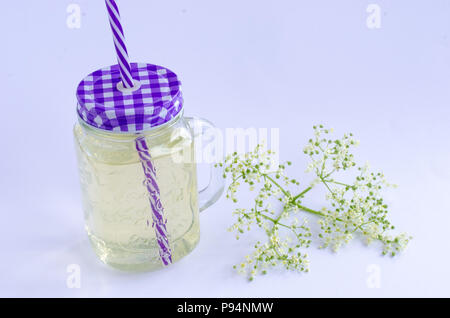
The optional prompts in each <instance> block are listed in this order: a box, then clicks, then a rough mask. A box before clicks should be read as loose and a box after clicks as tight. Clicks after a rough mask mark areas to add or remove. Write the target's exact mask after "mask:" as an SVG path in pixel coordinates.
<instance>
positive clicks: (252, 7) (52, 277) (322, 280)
mask: <svg viewBox="0 0 450 318" xmlns="http://www.w3.org/2000/svg"><path fill="white" fill-rule="evenodd" d="M72 2H75V3H78V4H79V5H80V7H81V9H82V12H83V15H82V20H81V28H80V29H70V28H68V27H67V25H66V19H67V16H68V14H67V13H66V8H67V6H68V5H69V4H70V3H71V1H66V0H51V1H50V0H47V1H44V0H43V1H30V0H29V1H8V2H7V3H5V4H4V5H3V6H2V10H3V14H2V18H1V19H0V28H1V29H2V30H3V32H2V41H1V42H2V45H1V50H0V57H1V58H0V60H1V73H0V90H1V96H2V103H1V125H0V130H1V132H2V134H1V135H2V138H0V146H1V147H0V149H1V156H0V167H1V168H0V169H1V176H0V211H1V220H2V221H1V231H0V260H1V261H0V296H62V297H71V296H76V297H77V296H100V297H103V296H137V297H140V296H146V297H148V296H162V297H170V296H174V297H175V296H176V297H187V296H199V297H201V296H206V297H225V296H228V297H234V296H244V297H247V296H248V297H259V296H270V297H271V296H274V297H316V296H331V297H336V296H344V297H347V296H356V297H381V296H388V297H391V296H447V297H448V296H450V291H449V283H450V274H449V262H450V256H449V253H450V247H449V226H450V201H449V194H450V193H449V191H450V188H449V182H450V181H449V180H450V168H449V162H450V147H449V134H450V128H449V119H450V108H449V101H450V90H449V87H450V79H449V74H450V42H449V41H450V39H449V37H450V34H449V28H450V19H449V16H450V2H449V1H445V0H439V1H438V0H435V1H409V0H408V1H406V0H403V1H400V0H396V1H376V0H374V1H373V2H376V3H377V4H379V5H380V7H381V9H382V16H381V28H380V29H369V28H368V27H367V26H366V19H367V16H368V13H366V8H367V5H368V4H369V3H371V2H369V1H331V0H330V1H321V0H314V1H312V0H311V1H294V0H292V1H287V0H284V1H269V0H264V1H261V0H258V1H257V0H246V1H238V0H228V1H206V0H190V1H186V0H183V1H182V0H176V1H175V0H170V1H156V0H155V1H148V0H145V1H144V0H140V1H138V0H133V1H118V4H119V6H120V9H121V13H122V18H123V21H124V26H125V33H126V37H127V42H128V47H129V52H130V56H131V58H132V60H133V61H139V62H150V63H154V64H159V65H164V66H166V67H169V68H171V69H172V70H174V71H175V72H177V73H178V74H179V75H180V77H181V79H182V81H183V85H184V86H183V87H184V96H185V101H186V103H185V107H186V114H187V115H197V116H200V117H206V118H208V119H210V120H211V121H213V122H215V123H216V124H217V125H218V126H219V127H221V128H227V127H242V128H247V127H266V128H272V127H274V128H280V134H281V148H280V152H281V157H282V159H286V160H287V159H289V160H292V161H294V163H295V165H294V167H293V168H292V169H291V170H290V173H291V174H292V175H293V176H296V177H298V178H299V179H300V180H301V181H302V182H305V183H306V182H309V181H310V180H311V179H310V178H311V176H307V175H304V174H303V171H304V168H305V166H306V163H307V161H306V158H305V157H304V156H303V155H302V152H301V149H302V147H303V145H304V144H305V141H306V140H307V139H308V138H309V136H310V134H311V131H312V130H311V126H312V125H313V124H315V123H324V124H326V125H327V126H331V127H334V128H335V129H336V132H337V133H344V132H347V131H352V132H353V133H355V134H356V136H357V137H358V139H360V140H361V146H360V147H359V150H358V152H357V158H358V159H360V160H361V161H362V162H364V161H365V160H370V162H371V163H372V166H373V167H374V168H376V169H381V170H383V171H384V172H385V174H386V175H387V176H388V177H389V179H390V180H391V181H392V182H395V183H396V184H398V185H399V188H398V189H396V190H392V191H391V192H389V193H388V195H387V198H388V201H389V204H390V206H391V219H392V221H393V223H394V224H396V226H397V229H399V231H407V232H408V233H410V234H412V235H413V236H414V240H413V241H412V242H411V244H410V246H409V248H408V249H407V251H406V252H405V253H404V254H402V255H401V256H400V257H398V258H395V259H391V258H389V257H382V256H380V251H379V249H378V248H377V247H376V246H373V247H368V248H367V247H365V246H364V245H363V244H362V243H360V242H358V241H355V242H353V243H352V244H350V245H349V246H347V247H346V248H344V249H342V250H341V252H340V253H339V254H333V253H332V252H329V251H322V250H318V249H316V248H315V247H312V248H311V249H310V251H309V254H310V259H311V272H310V273H308V274H297V273H289V272H284V271H273V272H271V273H270V275H267V276H265V277H260V278H258V279H256V281H254V282H253V283H249V282H247V280H246V279H245V278H243V277H241V276H239V275H237V274H236V273H235V272H234V271H233V270H232V268H231V267H232V265H233V264H235V263H237V262H239V261H240V260H241V259H242V258H243V257H244V255H246V254H248V253H249V252H250V251H251V247H250V246H251V243H252V242H253V241H254V240H255V239H257V237H258V234H257V233H255V234H253V235H250V236H248V237H247V238H244V239H243V240H241V241H236V240H235V239H234V235H232V234H231V233H229V232H227V231H226V229H227V227H228V226H230V225H231V224H232V223H233V217H232V215H231V212H232V209H233V208H234V206H233V204H231V203H230V202H228V201H226V200H225V199H224V198H222V199H221V200H220V201H219V202H218V203H217V204H216V205H214V206H213V207H211V208H210V209H209V210H208V211H207V212H205V213H204V214H202V216H201V223H202V224H201V236H202V239H201V241H200V243H199V245H198V247H197V248H196V249H195V250H194V252H193V253H191V254H190V255H189V256H187V257H186V258H184V259H183V260H181V261H180V262H178V263H176V264H174V265H173V266H171V267H170V268H167V269H164V270H160V271H157V272H151V273H144V274H130V273H124V272H119V271H116V270H113V269H110V268H108V267H107V266H105V265H103V264H102V263H101V262H100V261H99V260H98V259H97V258H96V257H95V255H94V253H93V251H92V250H91V248H90V246H89V243H88V241H87V237H86V234H85V232H84V229H83V218H82V211H81V204H80V191H79V184H78V175H77V168H76V162H75V154H74V146H73V140H72V131H71V129H72V126H73V124H74V123H75V121H76V116H75V106H76V101H75V88H76V86H77V84H78V82H79V81H80V80H81V79H82V78H83V77H84V76H85V75H87V74H88V73H89V72H91V71H93V70H95V69H98V68H100V67H103V66H106V65H110V64H114V63H115V56H114V50H113V44H112V39H111V34H110V29H109V25H108V21H107V17H106V10H105V7H104V3H103V1H101V0H97V1H92V0H89V1H87V0H79V1H76V0H73V1H72ZM250 200H251V197H250V196H248V197H247V198H246V197H244V198H242V200H241V202H249V203H250V202H251V201H250ZM322 202H323V197H322V194H320V193H315V192H314V193H313V194H312V196H311V197H310V199H309V200H308V202H307V203H308V204H309V205H310V206H311V207H315V208H319V207H320V206H321V203H322ZM69 264H79V266H80V268H81V288H80V289H69V288H67V286H66V279H67V276H68V274H67V272H66V269H67V266H68V265H69ZM370 264H375V265H377V266H379V268H380V275H381V276H380V278H381V286H380V288H368V285H367V279H368V277H369V274H368V273H367V268H368V266H369V265H370Z"/></svg>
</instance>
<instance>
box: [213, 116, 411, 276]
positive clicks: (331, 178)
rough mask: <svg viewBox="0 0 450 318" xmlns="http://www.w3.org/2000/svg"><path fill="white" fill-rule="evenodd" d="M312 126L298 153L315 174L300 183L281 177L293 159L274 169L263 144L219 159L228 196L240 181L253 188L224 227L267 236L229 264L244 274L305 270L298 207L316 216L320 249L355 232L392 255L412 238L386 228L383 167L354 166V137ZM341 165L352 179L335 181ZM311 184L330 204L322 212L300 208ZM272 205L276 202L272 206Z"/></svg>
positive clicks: (305, 242) (305, 233) (305, 229)
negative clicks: (251, 197) (278, 269)
mask: <svg viewBox="0 0 450 318" xmlns="http://www.w3.org/2000/svg"><path fill="white" fill-rule="evenodd" d="M313 128H314V136H313V138H312V139H310V140H309V141H308V144H307V145H306V147H305V148H304V149H303V152H304V153H305V154H306V155H307V156H308V157H309V158H310V159H311V162H310V164H309V165H308V168H307V171H309V172H312V173H313V174H315V177H314V180H313V181H312V182H311V183H310V184H309V186H308V187H307V188H306V189H299V186H300V183H299V182H298V181H297V180H295V179H292V178H289V177H288V176H287V174H286V166H290V165H291V162H287V163H286V165H283V164H282V165H278V166H277V167H274V163H273V162H274V160H273V152H271V151H270V150H264V149H263V146H262V145H259V146H257V147H256V148H255V150H254V151H252V152H249V153H246V154H244V155H238V154H237V153H234V154H232V155H229V156H227V158H226V160H225V163H224V165H225V169H224V171H225V172H224V177H227V176H229V177H231V184H230V186H229V187H228V190H227V195H226V196H227V198H229V199H231V200H232V201H233V202H238V198H237V193H238V192H239V189H240V188H241V186H242V185H243V184H247V186H248V189H249V190H250V191H255V197H254V202H253V203H252V205H251V206H250V207H249V208H246V209H244V208H238V209H236V210H235V211H234V212H233V214H234V215H235V216H236V222H235V223H234V224H233V225H232V226H231V227H230V228H229V230H230V231H233V232H235V233H236V238H237V239H239V238H240V235H241V234H243V233H245V232H246V231H250V230H251V229H252V226H254V225H256V227H257V228H259V229H261V230H262V231H263V232H264V233H265V234H266V241H265V242H261V241H258V242H257V243H256V244H255V245H254V250H253V252H252V253H251V254H250V255H247V256H246V258H245V261H243V262H242V263H240V264H238V265H236V266H235V268H236V269H237V270H238V272H240V273H244V274H246V275H248V277H249V279H253V278H254V277H255V276H256V275H258V274H265V273H266V272H267V270H268V269H269V268H271V267H276V266H282V267H284V268H285V269H287V270H296V271H300V272H302V271H303V272H307V271H308V264H309V262H308V258H307V254H306V253H305V252H304V250H305V249H307V248H309V247H310V244H311V239H312V234H311V230H310V228H309V226H308V219H307V218H303V221H302V223H300V221H299V219H298V213H301V212H304V213H310V214H312V215H315V216H317V217H318V218H319V219H318V224H319V226H320V233H319V234H318V238H319V240H320V241H321V245H320V247H321V248H327V247H330V248H331V249H333V250H334V251H338V250H339V248H340V247H342V246H344V245H346V244H347V243H349V242H350V241H351V240H353V239H354V238H355V237H361V236H362V237H363V238H364V239H365V241H366V242H367V243H368V244H369V243H371V242H373V241H377V242H381V244H382V245H383V254H384V255H392V256H395V255H396V254H397V253H398V252H400V251H402V250H404V249H405V247H406V245H407V244H408V242H409V241H410V240H411V237H410V236H408V235H407V234H404V233H403V234H400V235H397V236H393V235H392V234H390V232H391V231H392V230H393V229H394V226H393V225H392V224H391V223H390V221H389V220H388V219H387V215H388V205H387V204H386V203H385V202H384V200H383V196H382V192H383V190H384V189H385V188H388V187H392V186H393V185H391V184H389V183H388V182H387V181H386V179H385V177H384V175H383V174H382V173H374V172H371V170H370V167H369V165H368V164H365V165H363V166H361V167H359V168H357V166H356V163H355V160H354V156H353V154H352V152H351V150H352V148H353V147H354V146H357V145H358V142H357V141H356V140H355V139H354V138H353V135H352V134H346V135H344V136H343V137H342V138H341V139H330V138H327V137H328V135H329V134H330V133H332V130H331V129H325V128H324V127H323V126H322V125H319V126H314V127H313ZM221 165H222V164H221ZM342 171H346V173H348V176H351V175H352V171H353V173H354V175H355V176H354V178H353V181H352V182H350V183H348V182H347V183H346V182H342V181H337V180H335V175H336V173H338V172H342ZM347 179H349V178H347ZM317 186H323V187H324V188H325V189H326V191H327V194H326V200H327V201H328V202H329V206H327V207H323V208H322V209H320V210H314V209H311V208H308V207H305V206H304V205H303V203H302V201H303V198H304V196H305V194H307V193H308V192H309V191H310V190H311V189H313V188H314V187H317ZM292 188H294V189H295V190H296V191H297V192H294V190H292ZM291 190H292V191H291ZM293 193H294V194H293ZM295 193H297V194H295ZM277 204H278V206H280V205H281V208H274V207H273V205H275V206H277Z"/></svg>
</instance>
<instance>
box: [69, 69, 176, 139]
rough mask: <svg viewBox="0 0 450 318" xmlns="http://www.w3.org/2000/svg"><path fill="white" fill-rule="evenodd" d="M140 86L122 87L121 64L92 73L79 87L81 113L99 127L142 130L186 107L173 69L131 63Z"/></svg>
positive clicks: (123, 130)
mask: <svg viewBox="0 0 450 318" xmlns="http://www.w3.org/2000/svg"><path fill="white" fill-rule="evenodd" d="M131 74H132V76H133V78H134V80H135V81H137V82H138V83H139V85H140V88H139V89H137V90H135V91H132V92H131V91H128V92H127V91H124V90H123V89H121V90H119V89H118V88H117V87H118V86H119V87H120V86H121V85H120V84H121V77H120V70H119V66H118V65H113V66H110V67H107V68H103V69H100V70H98V71H95V72H93V73H92V74H89V75H88V76H87V77H86V78H85V79H83V80H82V81H81V83H80V84H79V85H78V89H77V99H78V107H77V111H78V115H79V116H80V118H81V119H83V120H84V121H85V122H86V123H88V124H89V125H91V126H94V127H96V128H99V129H103V130H109V131H117V132H130V133H133V132H139V131H142V130H146V129H150V128H152V127H156V126H159V125H162V124H164V123H167V122H168V121H170V120H171V119H173V118H174V117H176V116H177V115H178V114H179V113H180V111H181V109H182V108H183V97H182V94H181V89H180V86H181V82H180V81H179V80H178V78H177V75H176V74H175V73H174V72H172V71H171V70H169V69H167V68H165V67H162V66H158V65H152V64H142V63H131Z"/></svg>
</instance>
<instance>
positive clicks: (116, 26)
mask: <svg viewBox="0 0 450 318" xmlns="http://www.w3.org/2000/svg"><path fill="white" fill-rule="evenodd" d="M105 3H106V8H107V9H108V16H109V24H110V25H111V30H112V33H113V39H114V46H115V47H116V53H117V62H118V63H119V68H120V76H121V78H122V83H123V87H125V88H132V87H133V86H134V83H133V77H132V76H131V66H130V58H129V57H128V51H127V47H126V45H125V36H124V33H123V28H122V24H121V23H120V13H119V7H118V6H117V4H116V1H115V0H105Z"/></svg>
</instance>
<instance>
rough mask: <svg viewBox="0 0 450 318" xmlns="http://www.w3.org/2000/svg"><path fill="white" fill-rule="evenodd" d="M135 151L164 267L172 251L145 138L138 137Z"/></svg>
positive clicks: (154, 171)
mask: <svg viewBox="0 0 450 318" xmlns="http://www.w3.org/2000/svg"><path fill="white" fill-rule="evenodd" d="M135 143H136V150H137V152H138V153H139V158H140V160H141V164H142V168H143V169H144V174H145V185H146V187H147V191H148V194H149V200H150V205H151V207H152V212H153V213H152V219H153V227H154V228H155V233H156V240H157V242H158V246H159V255H160V256H161V260H162V262H163V264H164V265H166V266H167V265H169V264H171V263H172V251H171V249H170V245H169V238H168V235H167V227H166V220H165V219H164V207H163V205H162V203H161V194H160V191H159V187H158V183H157V182H156V169H155V167H154V165H153V164H152V160H151V156H150V152H149V149H148V145H147V142H146V140H145V137H143V136H142V137H138V138H137V139H136V141H135Z"/></svg>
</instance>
